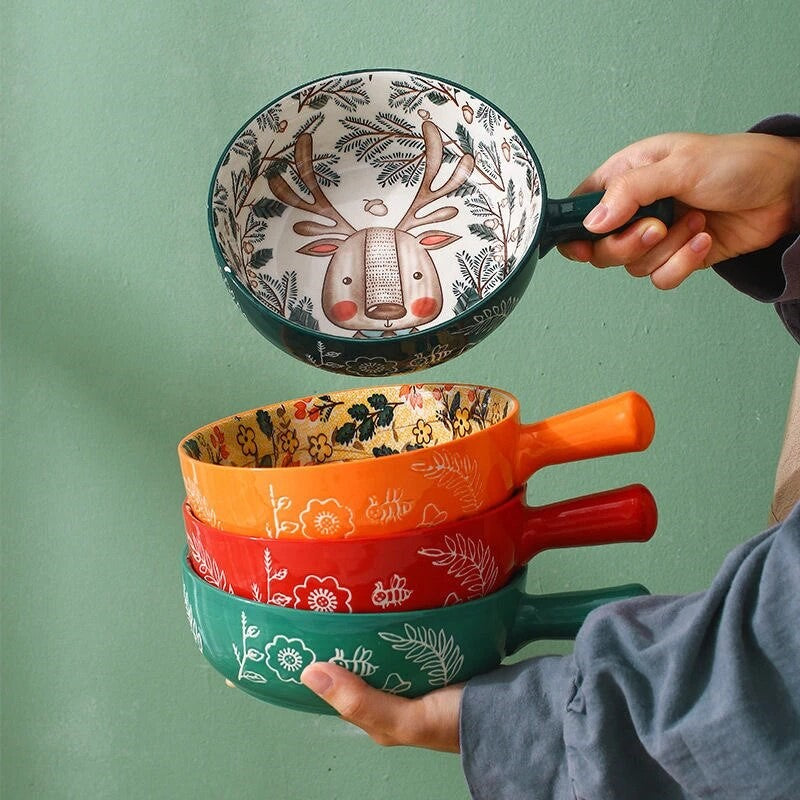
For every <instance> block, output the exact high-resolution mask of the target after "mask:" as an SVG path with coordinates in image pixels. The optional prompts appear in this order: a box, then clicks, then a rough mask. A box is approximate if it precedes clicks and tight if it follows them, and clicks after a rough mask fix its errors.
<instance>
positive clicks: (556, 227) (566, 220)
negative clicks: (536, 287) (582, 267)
mask: <svg viewBox="0 0 800 800" xmlns="http://www.w3.org/2000/svg"><path fill="white" fill-rule="evenodd" d="M603 194H605V193H604V192H592V193H590V194H579V195H576V196H575V197H565V198H563V199H562V200H548V201H547V206H546V207H545V220H544V230H543V231H542V239H541V242H540V244H539V257H540V258H541V257H542V256H543V255H544V254H545V253H547V252H548V251H549V250H550V249H551V248H553V247H554V246H555V245H557V244H560V243H561V242H572V241H575V240H578V239H582V240H585V241H590V242H595V241H597V240H598V239H602V238H603V237H604V236H610V235H611V234H612V233H619V231H621V230H624V229H625V228H627V227H628V225H630V224H631V223H632V222H634V221H636V220H637V219H645V218H647V217H655V218H656V219H660V220H661V221H662V222H663V223H664V224H665V225H666V226H667V227H669V226H670V225H672V222H673V220H674V219H675V200H674V199H673V198H671V197H665V198H663V199H662V200H656V202H655V203H651V204H650V205H649V206H642V207H641V208H640V209H639V210H638V211H637V212H636V213H635V214H634V215H633V216H632V217H631V218H630V219H629V220H628V221H627V222H626V223H625V224H624V225H623V226H621V227H619V228H616V229H615V230H613V231H610V232H609V233H592V232H591V231H588V230H586V228H584V227H583V220H584V219H585V218H586V215H587V214H588V213H589V212H590V211H591V210H592V209H593V208H594V207H595V206H596V205H597V204H598V203H599V202H600V200H601V199H602V197H603Z"/></svg>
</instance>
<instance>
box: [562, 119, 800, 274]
mask: <svg viewBox="0 0 800 800" xmlns="http://www.w3.org/2000/svg"><path fill="white" fill-rule="evenodd" d="M600 190H605V194H604V196H603V199H602V201H601V202H600V203H599V204H598V205H597V206H595V208H594V209H593V210H592V211H591V212H590V213H589V215H588V216H587V217H586V219H585V220H584V225H585V226H586V228H588V229H589V230H590V231H593V232H594V233H607V232H608V231H612V230H614V229H615V228H618V227H620V226H621V225H624V224H625V223H626V222H627V221H628V220H629V219H630V218H631V216H632V215H633V213H634V212H635V211H636V209H637V208H638V207H640V206H644V205H648V204H649V203H652V202H654V201H656V200H658V199H660V198H663V197H674V198H675V199H676V200H677V201H678V203H677V214H676V221H675V222H674V224H673V225H672V227H671V228H670V229H669V230H667V228H666V226H665V225H664V223H663V222H660V221H659V220H656V219H643V220H639V221H637V222H636V223H634V224H632V225H630V226H629V227H628V228H626V229H625V230H624V231H622V232H620V233H618V234H614V235H612V236H609V237H606V238H604V239H600V240H599V241H596V242H586V241H580V242H579V241H575V242H567V243H565V244H563V245H561V246H560V247H559V250H560V251H561V253H562V255H564V256H566V257H567V258H570V259H572V260H575V261H589V262H591V263H592V264H594V265H595V266H596V267H608V266H612V265H616V264H624V265H625V268H626V269H627V271H628V272H629V273H630V274H631V275H634V276H636V277H645V276H648V275H649V276H650V279H651V280H652V282H653V283H654V284H655V285H656V286H657V287H658V288H659V289H671V288H674V287H675V286H678V284H680V283H681V282H682V281H683V280H684V279H685V278H687V277H688V276H689V275H691V273H692V272H694V271H695V270H698V269H703V268H704V267H709V266H711V265H712V264H717V263H719V262H720V261H724V260H726V259H729V258H733V257H734V256H737V255H742V254H744V253H751V252H754V251H756V250H760V249H762V248H764V247H767V246H769V245H771V244H773V243H774V242H775V241H777V240H778V239H779V238H780V237H781V236H784V235H785V234H788V233H792V232H793V231H797V230H798V228H799V227H800V139H792V138H784V137H780V136H771V135H767V134H759V133H741V134H723V135H716V136H711V135H705V134H694V133H668V134H663V135H661V136H654V137H652V138H649V139H643V140H642V141H640V142H636V143H634V144H632V145H630V146H628V147H626V148H625V149H624V150H620V151H619V152H618V153H616V154H615V155H613V156H611V158H609V159H608V161H606V162H605V163H604V164H602V165H601V166H600V167H599V168H598V169H597V170H595V171H594V172H593V173H592V174H591V175H590V176H589V177H588V178H586V180H584V181H583V182H582V183H581V184H580V185H579V186H578V187H577V188H576V189H575V192H574V193H575V194H580V193H584V192H592V191H600Z"/></svg>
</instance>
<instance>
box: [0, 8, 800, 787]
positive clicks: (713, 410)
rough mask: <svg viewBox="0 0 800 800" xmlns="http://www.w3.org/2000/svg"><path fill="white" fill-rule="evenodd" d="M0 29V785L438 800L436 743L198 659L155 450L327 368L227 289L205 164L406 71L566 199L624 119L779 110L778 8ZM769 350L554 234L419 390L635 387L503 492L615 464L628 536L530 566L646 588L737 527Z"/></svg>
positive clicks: (65, 14)
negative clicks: (254, 684) (267, 114)
mask: <svg viewBox="0 0 800 800" xmlns="http://www.w3.org/2000/svg"><path fill="white" fill-rule="evenodd" d="M0 29H1V30H2V32H1V33H0V45H1V46H2V47H1V49H2V60H3V63H2V81H3V114H2V119H3V122H2V125H3V142H2V192H0V198H1V200H2V214H1V215H0V224H1V225H2V249H1V250H0V253H2V261H3V266H2V304H3V305H2V393H3V398H2V399H3V402H2V406H3V419H2V424H3V440H2V441H3V445H2V456H3V457H2V491H3V500H2V503H3V506H2V519H3V534H2V536H3V538H2V589H1V590H0V591H2V785H1V791H0V793H1V794H2V796H3V798H4V800H15V799H16V798H83V799H85V798H117V797H124V798H128V797H130V798H139V797H142V798H171V799H172V800H178V799H179V798H194V797H212V798H228V797H248V798H255V797H264V798H276V799H277V798H326V800H334V798H342V799H344V798H347V800H354V799H355V798H368V797H369V798H372V797H384V798H392V799H393V800H403V798H414V799H415V800H416V799H417V798H434V797H435V798H464V797H466V796H467V791H466V788H465V785H464V782H463V778H462V776H461V772H460V767H459V763H458V759H457V758H455V757H452V756H447V755H439V754H432V753H427V752H423V751H417V750H402V749H394V750H384V749H380V748H378V747H377V746H375V745H373V744H372V743H371V742H370V741H369V740H368V739H367V738H366V737H365V736H364V735H362V734H360V733H359V732H357V731H356V730H355V729H353V728H350V727H348V726H346V725H345V724H344V723H342V722H340V721H339V720H335V719H327V718H315V717H312V716H306V715H300V714H296V713H292V712H289V711H284V710H282V709H277V708H272V707H270V706H267V705H263V704H260V703H258V702H257V701H255V700H252V699H250V698H247V697H246V696H245V695H244V694H242V693H239V692H236V691H232V690H230V689H227V688H226V687H225V686H224V684H223V682H222V679H221V678H220V677H219V676H217V675H216V674H215V673H214V672H213V671H212V670H211V668H210V667H208V666H207V665H206V663H205V662H204V660H203V659H202V657H201V656H200V655H199V654H198V653H197V651H196V650H195V647H194V643H193V641H192V637H191V635H190V634H189V632H188V629H187V625H186V620H185V616H184V610H183V603H182V600H181V590H180V585H179V559H180V553H181V548H182V542H183V534H182V527H181V518H180V501H181V497H182V483H181V480H180V474H179V470H178V464H177V458H176V454H175V445H176V443H177V441H178V439H179V438H180V437H181V436H182V435H183V434H185V433H187V432H189V431H190V430H192V429H193V428H195V427H196V426H198V425H200V424H203V423H205V422H208V421H211V420H212V419H216V418H218V417H221V416H224V415H227V414H229V413H234V412H236V411H239V410H243V409H246V408H251V407H253V406H256V405H259V404H262V403H269V402H273V401H277V400H282V399H289V398H293V397H297V396H303V395H307V394H310V393H312V392H316V391H325V390H332V389H335V388H338V387H346V386H352V385H354V383H353V382H352V379H348V378H342V377H338V376H334V375H330V374H327V373H323V372H319V371H316V370H315V369H314V368H312V367H309V366H305V365H303V364H301V363H299V362H296V361H294V360H292V359H290V358H289V357H288V356H283V355H282V354H280V353H279V352H278V351H277V350H275V349H273V348H271V346H270V345H269V344H268V343H267V342H266V341H265V340H262V339H261V338H260V337H259V335H258V334H257V333H256V332H255V331H254V330H253V329H251V328H250V326H249V325H248V323H247V322H246V321H245V319H244V318H243V317H242V316H241V315H240V314H239V312H238V311H237V310H236V308H235V307H234V305H233V303H232V302H231V301H230V298H229V296H228V294H227V291H226V290H225V288H224V286H223V284H222V282H221V280H220V278H219V277H218V275H217V269H216V266H215V263H214V258H213V255H212V251H211V246H210V240H209V236H208V233H207V230H206V218H205V199H206V191H207V184H208V181H209V179H210V175H211V171H212V169H213V167H214V165H215V163H216V160H217V158H218V156H219V153H220V152H221V149H222V147H223V146H224V145H225V143H226V142H227V141H228V139H229V137H230V136H231V134H232V133H233V132H234V131H235V130H236V129H237V128H238V127H239V125H240V124H241V123H242V122H244V120H245V119H247V118H248V117H249V116H250V115H251V114H252V113H253V112H254V111H256V110H257V109H259V108H260V107H261V106H262V105H264V104H265V103H266V102H267V101H269V100H270V99H271V98H272V97H273V96H276V95H278V94H280V93H282V92H284V91H286V90H287V89H289V88H291V87H293V86H295V85H297V84H299V83H302V82H304V81H306V80H309V79H312V78H314V77H317V76H319V75H323V74H328V73H331V72H334V71H337V70H345V69H354V68H359V67H377V66H408V67H410V68H416V69H419V70H422V71H428V72H432V73H434V74H440V75H443V76H447V77H450V78H452V79H453V80H456V81H458V82H461V83H463V84H465V85H467V86H470V87H472V88H474V89H475V90H476V91H477V92H479V93H481V94H483V95H485V96H487V97H489V98H491V99H493V100H494V101H495V102H496V103H497V104H498V105H499V106H500V107H501V108H503V109H505V110H506V111H507V112H508V113H509V115H510V116H511V117H513V118H514V119H515V121H516V122H517V123H518V124H519V125H520V126H521V127H522V129H523V130H524V131H526V133H527V134H528V136H529V138H530V140H531V141H532V142H533V144H534V146H535V147H536V149H537V151H538V153H539V155H540V157H541V161H542V163H543V165H544V169H545V173H546V176H547V179H548V184H549V187H550V191H551V193H553V194H554V195H559V194H562V195H563V194H567V193H569V192H570V191H571V189H572V188H573V186H574V185H576V184H577V182H578V181H579V180H580V179H581V178H582V177H583V176H584V175H585V174H586V173H588V172H589V171H590V170H591V169H592V168H594V166H596V165H597V164H598V163H600V162H601V161H602V160H604V159H605V158H606V157H607V156H608V155H609V154H610V153H611V152H613V151H615V150H616V149H618V148H620V147H622V146H624V145H625V144H627V143H628V142H630V141H633V140H635V139H638V138H641V137H643V136H646V135H650V134H654V133H658V132H661V131H664V130H670V129H689V130H699V131H707V132H721V131H728V130H741V129H743V128H746V127H747V126H749V125H750V124H752V123H753V122H755V121H756V120H757V119H759V118H761V117H763V116H766V115H768V114H770V113H774V112H778V111H788V110H794V111H797V110H798V105H799V104H798V100H799V99H800V96H799V95H798V88H797V86H798V85H797V76H798V74H800V55H798V51H797V48H796V45H797V40H798V35H799V34H800V18H799V17H798V15H797V9H796V5H795V3H793V2H792V0H770V1H769V2H759V3H755V2H744V0H729V2H716V3H711V2H701V3H697V2H694V1H693V0H692V1H691V2H690V0H675V1H673V2H671V3H664V4H661V3H647V2H633V0H624V1H623V2H613V3H612V2H603V1H602V0H577V1H574V2H570V3H555V2H546V1H545V0H534V1H533V2H532V1H531V0H507V2H504V3H494V4H493V3H480V4H478V3H472V4H471V3H465V2H458V3H456V2H447V1H446V0H444V1H442V2H439V3H435V4H434V3H427V2H415V1H412V0H407V1H406V2H405V3H403V4H394V3H388V2H377V1H373V2H368V1H367V0H342V2H339V3H337V4H332V3H328V2H318V1H317V0H313V1H308V0H307V1H306V2H301V3H275V2H265V1H264V0H260V2H251V0H243V1H242V2H239V3H230V2H226V3H219V2H217V3H197V2H189V0H174V2H172V3H158V2H154V1H153V0H150V2H139V3H120V2H77V3H64V2H53V1H52V0H51V1H50V2H46V1H45V0H41V1H40V2H36V3H33V2H28V3H25V2H18V1H8V2H5V3H3V4H2V24H1V25H0ZM795 358H796V349H795V346H794V344H793V343H792V341H791V340H790V338H789V337H788V336H786V335H784V333H783V332H782V328H781V325H780V323H779V321H778V319H777V317H776V316H775V315H774V313H773V312H772V310H771V309H770V308H768V307H765V306H759V305H758V304H756V303H754V302H752V301H749V300H747V299H746V298H743V297H741V296H738V295H737V294H736V293H735V292H733V291H732V290H731V289H729V287H728V286H727V285H726V284H724V283H723V282H722V281H721V280H720V279H718V278H717V277H716V276H715V275H714V274H713V273H704V274H701V275H696V276H694V277H693V278H692V279H691V280H690V281H689V282H688V284H685V285H684V286H683V287H681V288H680V289H679V290H677V291H673V292H669V293H660V292H658V291H657V290H655V289H654V288H653V287H652V286H651V285H650V284H649V282H647V281H635V280H633V279H631V278H629V277H628V276H627V275H626V274H625V273H624V272H622V271H619V270H611V271H599V270H593V269H592V268H590V267H587V266H585V265H578V264H573V263H570V262H568V261H566V260H564V259H562V258H561V257H560V256H559V255H558V254H557V253H553V254H551V255H549V256H548V257H547V258H546V259H544V260H543V262H541V263H540V264H539V266H538V268H537V274H536V276H535V278H534V280H533V282H532V284H531V288H530V289H529V291H528V293H527V294H526V296H525V298H524V302H522V303H521V304H520V306H519V308H518V309H517V310H516V311H515V313H514V314H513V315H512V316H511V318H510V319H509V320H508V321H507V322H506V323H505V324H504V325H503V326H502V327H501V328H500V329H499V330H498V331H497V332H496V333H495V334H494V335H493V336H491V337H490V338H489V339H488V340H486V341H485V342H484V343H483V344H482V345H481V346H479V347H477V348H475V349H474V350H473V351H471V352H470V353H468V354H467V355H465V356H463V357H462V358H460V359H458V360H457V361H454V362H450V363H448V364H444V365H441V366H439V367H437V368H436V369H432V370H430V371H429V372H428V373H426V374H421V375H420V380H422V379H431V380H434V379H435V380H443V379H448V380H459V381H464V382H476V383H485V384H495V385H499V386H502V387H505V388H508V389H510V390H511V391H513V392H514V393H515V394H517V395H518V396H519V398H520V399H521V402H522V406H523V417H524V419H525V420H526V421H533V420H535V419H539V418H541V417H544V416H547V415H548V414H550V413H554V412H557V411H561V410H565V409H567V408H572V407H574V406H578V405H581V404H583V403H586V402H590V401H593V400H595V399H599V398H601V397H604V396H606V395H610V394H614V393H616V392H618V391H621V390H624V389H628V388H633V389H636V390H638V391H640V392H642V393H643V394H644V395H645V396H646V397H647V398H648V399H649V400H650V402H651V404H652V406H653V408H654V411H655V414H656V419H657V424H658V432H657V436H656V440H655V442H654V444H653V446H652V447H651V449H650V450H649V451H648V452H646V453H644V454H637V455H631V456H622V457H617V458H613V459H604V460H599V461H595V462H587V463H584V464H578V465H573V466H563V467H556V468H552V469H550V470H546V471H544V472H542V473H539V474H538V475H537V476H536V477H535V480H534V481H532V483H531V486H530V489H529V499H530V500H531V501H532V502H535V503H540V502H549V501H551V500H556V499H560V498H563V497H569V496H574V495H577V494H582V493H584V492H589V491H596V490H601V489H605V488H610V487H613V486H616V485H621V484H624V483H629V482H633V481H642V482H644V483H646V484H647V485H648V486H649V487H650V488H651V489H652V491H653V492H654V494H655V495H656V498H657V500H658V503H659V507H660V513H661V521H660V526H659V530H658V532H657V534H656V537H655V538H654V539H653V541H652V542H650V543H648V544H646V545H620V546H615V547H606V548H595V549H593V550H586V551H569V552H565V553H558V554H555V553H548V554H543V555H542V556H540V557H539V558H538V559H537V560H536V561H534V562H533V564H532V567H531V571H530V579H529V585H530V587H531V589H533V590H537V591H559V590H565V589H572V588H581V587H588V586H592V585H605V584H610V583H616V582H627V581H631V580H635V581H641V582H643V583H645V584H647V585H648V586H649V587H650V588H651V590H652V591H654V592H665V593H676V592H689V591H693V590H697V589H700V588H702V587H703V586H704V585H706V584H707V582H708V581H709V580H710V578H711V576H712V575H713V574H714V572H715V570H716V568H717V566H718V565H719V564H720V562H721V560H722V558H723V556H724V554H725V553H726V552H727V551H728V550H729V549H730V548H731V547H732V546H734V545H735V544H736V543H737V542H740V541H741V540H743V539H744V538H746V537H748V536H749V535H751V534H754V533H756V532H757V531H758V530H760V528H761V527H762V523H763V521H764V520H765V518H766V512H767V508H768V504H769V499H770V496H771V488H772V475H773V467H774V462H775V459H776V457H777V454H778V451H779V447H780V438H781V433H782V428H783V423H784V416H785V408H786V402H787V399H788V395H789V388H790V378H791V375H792V373H793V368H794V363H795ZM553 649H557V646H549V645H547V644H539V645H537V646H534V647H530V648H528V649H527V650H526V651H525V654H526V655H530V654H532V653H538V652H545V651H547V650H553ZM562 649H563V647H562Z"/></svg>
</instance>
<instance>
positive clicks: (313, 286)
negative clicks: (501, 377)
mask: <svg viewBox="0 0 800 800" xmlns="http://www.w3.org/2000/svg"><path fill="white" fill-rule="evenodd" d="M541 209H542V194H541V191H540V175H539V170H538V168H537V165H536V163H535V161H534V158H533V156H532V154H531V153H530V151H529V149H528V148H527V147H526V145H525V143H524V142H523V140H522V138H521V137H520V135H518V133H517V132H516V130H515V129H514V128H513V127H512V126H511V124H510V123H509V121H508V120H507V119H506V118H505V117H504V116H503V115H502V114H501V113H500V112H499V111H498V110H497V109H496V108H495V107H494V106H492V105H490V104H488V103H487V102H486V101H484V100H483V99H481V98H478V97H476V96H474V95H472V94H471V93H469V92H468V91H467V90H465V89H463V88H461V87H458V86H455V85H453V84H451V83H448V82H446V81H444V80H441V79H438V78H433V77H429V76H424V75H420V74H415V73H409V72H392V71H373V72H356V73H351V74H346V75H335V76H332V77H329V78H325V79H322V80H318V81H315V82H313V83H310V84H307V85H306V86H303V87H301V88H300V89H298V90H296V91H294V92H293V93H292V94H290V95H287V96H285V97H282V98H281V99H279V100H277V101H276V102H274V103H272V104H271V105H269V106H267V107H266V108H264V109H263V110H262V111H261V112H260V113H259V114H257V115H256V116H255V117H254V118H253V119H252V120H250V122H249V123H248V124H247V125H245V127H244V128H243V129H242V130H241V131H240V132H239V134H238V135H237V136H236V138H235V139H234V140H233V142H232V143H231V145H230V147H229V148H228V150H227V151H226V153H225V154H224V156H223V158H222V160H221V163H220V165H219V167H218V169H217V171H216V174H215V176H214V180H213V186H212V196H211V213H212V224H213V233H214V236H215V238H216V243H217V246H218V248H219V252H220V253H221V254H222V256H223V259H224V263H225V268H226V269H227V270H229V271H230V272H231V273H232V274H233V275H234V276H235V278H236V279H237V280H238V282H239V283H240V284H241V286H242V287H244V288H245V289H246V290H247V291H248V292H249V293H250V294H251V295H252V297H253V298H255V299H256V300H257V302H258V303H259V304H261V306H263V308H264V309H265V310H266V311H268V312H269V313H270V314H273V315H276V316H277V317H280V318H283V319H286V320H288V321H290V322H291V323H293V324H294V325H296V326H300V327H303V328H306V329H308V330H309V331H319V332H320V333H323V334H326V335H328V336H336V337H356V338H364V337H367V338H369V337H390V336H398V335H399V336H402V335H404V334H408V333H414V332H417V331H420V330H425V329H426V328H429V327H432V326H437V325H440V324H442V323H444V322H447V321H448V320H450V319H452V318H454V317H456V316H458V315H461V314H464V313H465V312H466V311H468V310H469V309H470V308H472V307H473V306H475V305H476V304H479V303H481V302H482V301H484V300H485V299H486V298H489V297H490V296H491V295H492V294H493V292H495V290H496V289H497V288H498V287H499V286H500V284H501V283H502V282H503V281H504V280H505V279H506V278H507V277H508V276H510V275H511V274H512V273H513V272H514V270H515V268H516V266H517V265H518V264H519V263H520V261H521V260H522V256H523V254H524V253H525V252H526V250H527V249H528V248H529V247H530V246H531V244H532V242H533V240H534V237H535V235H536V232H537V228H538V225H539V220H540V217H541ZM473 324H478V323H475V322H474V323H473ZM358 371H360V370H358ZM362 374H363V373H362Z"/></svg>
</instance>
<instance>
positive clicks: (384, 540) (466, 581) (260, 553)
mask: <svg viewBox="0 0 800 800" xmlns="http://www.w3.org/2000/svg"><path fill="white" fill-rule="evenodd" d="M183 516H184V526H185V532H186V539H187V542H188V545H189V560H190V563H191V565H192V567H193V569H194V571H195V572H196V573H197V574H198V575H200V576H201V577H202V578H203V579H204V580H205V581H207V582H208V583H211V584H213V585H214V586H216V587H217V588H219V589H222V590H223V591H226V592H231V593H233V594H236V595H238V596H240V597H243V598H246V599H252V600H255V601H256V602H264V603H270V604H273V605H280V606H285V607H291V608H298V609H305V610H312V611H329V612H339V613H341V612H379V611H400V610H402V611H411V610H416V609H424V608H437V607H439V606H444V605H451V604H453V603H458V602H463V601H466V600H471V599H474V598H476V597H482V596H485V595H487V594H490V593H492V592H494V591H496V590H497V589H499V588H500V587H501V586H503V585H505V584H506V582H507V581H508V580H509V578H510V577H511V575H512V573H513V572H515V571H516V570H518V569H519V568H520V567H522V566H524V565H525V564H527V563H528V561H529V560H530V559H531V558H533V556H534V555H536V554H537V553H539V552H541V551H542V550H545V549H549V548H563V547H580V546H588V545H599V544H611V543H614V542H644V541H648V540H649V539H650V538H651V537H652V535H653V533H654V532H655V529H656V522H657V510H656V505H655V501H654V500H653V496H652V495H651V494H650V492H649V491H648V490H647V489H646V488H645V487H644V486H641V485H638V484H635V485H632V486H625V487H622V488H619V489H613V490H611V491H607V492H599V493H596V494H591V495H586V496H584V497H578V498H575V499H572V500H565V501H562V502H559V503H552V504H550V505H545V506H539V507H536V506H528V505H527V504H526V503H525V487H523V488H522V489H520V490H519V491H517V492H516V493H515V494H514V495H513V496H512V497H511V499H509V500H507V501H506V502H505V503H502V504H501V505H499V506H496V507H495V508H493V509H490V510H488V511H486V512H483V513H481V514H478V515H475V516H472V517H467V518H465V519H462V520H457V521H455V522H451V523H440V524H433V525H431V526H429V527H424V528H418V529H416V530H413V531H408V532H405V533H400V534H394V535H390V536H380V537H374V538H370V539H366V538H359V539H339V540H332V541H324V540H316V541H310V540H305V541H303V540H294V539H274V540H266V539H264V538H262V537H254V536H240V535H237V534H231V533H227V532H225V531H221V530H219V529H217V528H213V527H212V526H210V525H207V524H206V523H204V522H201V521H200V520H198V519H197V518H196V517H195V516H194V515H193V514H192V511H191V509H190V507H189V505H188V503H187V504H184V507H183Z"/></svg>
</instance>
